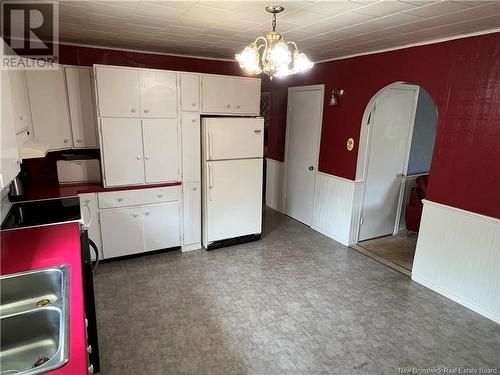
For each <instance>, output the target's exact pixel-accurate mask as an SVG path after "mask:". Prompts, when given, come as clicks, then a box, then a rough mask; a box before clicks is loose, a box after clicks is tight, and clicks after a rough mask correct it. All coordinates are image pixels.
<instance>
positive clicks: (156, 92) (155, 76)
mask: <svg viewBox="0 0 500 375" xmlns="http://www.w3.org/2000/svg"><path fill="white" fill-rule="evenodd" d="M139 87H140V93H141V95H140V98H141V99H140V101H141V116H142V117H143V118H144V117H146V118H147V117H149V118H176V117H177V101H178V100H177V73H172V72H161V71H157V70H139Z"/></svg>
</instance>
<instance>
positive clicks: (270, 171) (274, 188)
mask: <svg viewBox="0 0 500 375" xmlns="http://www.w3.org/2000/svg"><path fill="white" fill-rule="evenodd" d="M284 175H285V164H284V163H283V162H281V161H277V160H274V159H269V158H266V206H268V207H271V208H272V209H273V210H276V211H279V212H283V210H284V207H283V185H284Z"/></svg>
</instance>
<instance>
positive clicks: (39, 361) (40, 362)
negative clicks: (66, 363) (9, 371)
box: [31, 357, 49, 368]
mask: <svg viewBox="0 0 500 375" xmlns="http://www.w3.org/2000/svg"><path fill="white" fill-rule="evenodd" d="M48 360H49V358H48V357H40V358H38V359H37V361H36V362H35V363H33V366H32V367H31V368H35V367H38V366H41V365H43V364H44V363H45V362H47V361H48Z"/></svg>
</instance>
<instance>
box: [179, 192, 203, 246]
mask: <svg viewBox="0 0 500 375" xmlns="http://www.w3.org/2000/svg"><path fill="white" fill-rule="evenodd" d="M183 191H184V193H183V198H184V201H183V210H184V215H183V217H184V225H183V228H184V230H183V233H184V245H190V244H196V243H200V242H201V191H200V183H199V182H188V183H185V184H184V185H183Z"/></svg>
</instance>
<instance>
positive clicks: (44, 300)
mask: <svg viewBox="0 0 500 375" xmlns="http://www.w3.org/2000/svg"><path fill="white" fill-rule="evenodd" d="M49 303H50V300H49V299H48V298H45V299H42V300H40V301H38V302H37V303H36V307H42V306H45V305H48V304H49Z"/></svg>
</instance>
